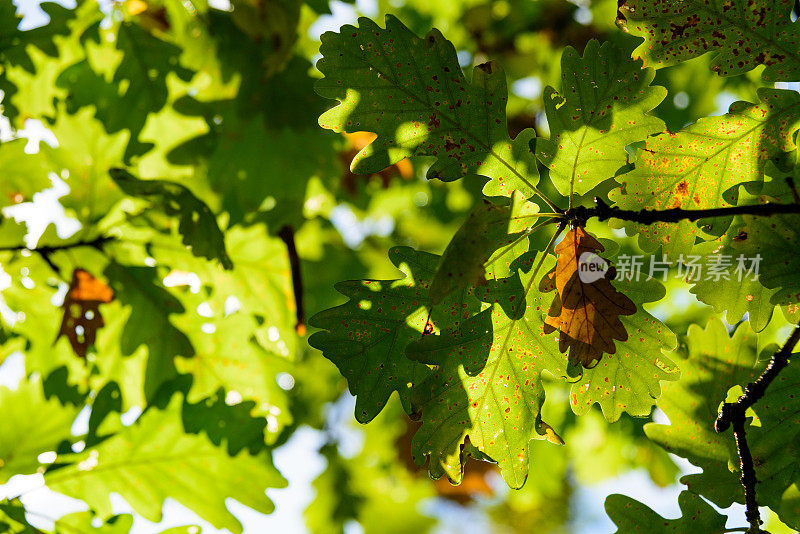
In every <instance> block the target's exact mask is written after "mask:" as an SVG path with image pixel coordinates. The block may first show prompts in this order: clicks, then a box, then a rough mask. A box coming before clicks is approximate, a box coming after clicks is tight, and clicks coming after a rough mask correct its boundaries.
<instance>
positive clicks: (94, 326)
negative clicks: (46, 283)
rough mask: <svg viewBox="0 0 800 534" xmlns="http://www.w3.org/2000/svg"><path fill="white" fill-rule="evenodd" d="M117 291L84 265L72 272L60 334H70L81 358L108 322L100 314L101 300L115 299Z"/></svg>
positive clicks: (73, 345) (63, 306) (68, 337)
mask: <svg viewBox="0 0 800 534" xmlns="http://www.w3.org/2000/svg"><path fill="white" fill-rule="evenodd" d="M113 298H114V291H112V289H111V288H110V287H108V286H107V285H106V284H105V282H103V281H102V280H98V279H97V278H95V277H94V276H92V274H91V273H89V272H88V271H86V270H84V269H80V268H78V269H75V270H74V271H73V272H72V282H71V283H70V285H69V291H67V295H66V297H64V304H63V305H62V308H64V319H63V320H62V321H61V329H60V330H59V331H58V337H61V336H67V339H69V343H70V345H72V350H74V351H75V354H77V355H78V356H80V357H81V358H86V352H87V350H88V349H89V347H90V346H92V345H94V342H95V339H96V337H97V330H98V329H99V328H101V327H102V326H103V325H104V324H105V322H104V321H103V316H102V315H101V314H100V304H104V303H107V302H111V300H112V299H113Z"/></svg>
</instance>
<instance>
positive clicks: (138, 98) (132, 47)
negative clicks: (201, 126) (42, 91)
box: [56, 21, 193, 160]
mask: <svg viewBox="0 0 800 534" xmlns="http://www.w3.org/2000/svg"><path fill="white" fill-rule="evenodd" d="M109 35H111V36H112V42H113V43H114V46H115V47H116V51H117V52H118V53H120V55H121V58H122V59H121V61H120V62H119V64H118V65H117V68H116V70H115V71H114V76H113V79H112V80H111V81H110V82H109V81H106V79H105V77H104V73H102V72H97V71H95V68H94V67H93V65H92V64H91V62H90V60H89V59H85V60H83V61H80V62H78V63H76V64H74V65H72V66H71V67H69V68H67V69H65V70H64V71H63V72H62V73H61V75H60V76H59V78H58V80H57V82H56V83H57V84H58V85H59V86H60V87H62V88H64V89H66V91H67V97H66V100H65V101H66V102H67V111H68V112H69V113H71V114H72V113H75V112H76V111H77V110H78V109H80V108H82V107H85V106H95V107H96V117H97V118H98V119H99V120H100V121H101V122H102V123H103V125H104V126H105V128H106V131H108V132H109V133H112V134H113V133H116V132H120V131H123V130H129V131H130V143H129V144H128V146H127V148H126V151H125V159H126V160H128V159H129V158H130V157H132V156H137V155H141V154H144V153H145V152H147V151H148V150H149V149H150V148H152V147H151V146H149V145H146V144H143V143H141V142H139V140H138V138H139V134H140V133H141V131H142V129H143V128H144V125H145V122H146V121H147V116H148V114H150V113H155V112H157V111H159V110H160V109H161V108H163V107H164V105H165V104H166V103H167V97H168V94H169V91H168V89H167V75H168V74H170V73H174V74H175V75H177V76H178V77H179V78H180V79H182V80H184V81H188V80H189V79H191V77H192V74H193V73H192V71H190V70H189V69H186V68H184V67H182V66H180V64H179V62H178V57H179V52H180V49H179V48H178V47H177V46H175V45H173V44H171V43H168V42H166V41H163V40H161V39H159V38H158V37H156V36H155V35H154V34H152V33H150V32H148V31H147V30H145V29H144V28H143V27H142V26H140V25H138V24H133V23H131V22H127V21H124V22H121V23H119V25H118V26H117V28H116V32H115V33H111V34H109ZM95 38H96V40H97V44H98V45H100V46H103V44H102V42H101V39H100V35H99V34H98V35H97V36H96V37H95ZM93 40H94V39H93ZM105 46H111V45H110V44H106V45H105ZM102 67H105V65H104V66H102Z"/></svg>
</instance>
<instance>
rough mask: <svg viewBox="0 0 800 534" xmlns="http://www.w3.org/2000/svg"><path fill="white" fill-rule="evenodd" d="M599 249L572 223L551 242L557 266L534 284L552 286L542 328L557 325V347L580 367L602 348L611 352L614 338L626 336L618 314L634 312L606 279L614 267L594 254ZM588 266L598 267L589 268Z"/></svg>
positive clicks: (552, 328) (542, 287)
mask: <svg viewBox="0 0 800 534" xmlns="http://www.w3.org/2000/svg"><path fill="white" fill-rule="evenodd" d="M603 250H604V248H603V245H601V244H600V242H599V241H597V239H595V238H594V237H592V236H591V235H590V234H589V233H588V232H586V230H584V229H583V228H574V229H571V230H570V231H569V232H567V234H566V236H565V237H564V239H563V240H562V241H561V243H559V244H558V246H556V248H555V252H556V254H557V255H558V260H557V262H556V266H555V267H554V268H553V270H552V271H550V272H549V273H547V274H546V275H545V276H544V278H542V280H541V282H540V284H539V289H540V291H542V292H545V293H546V292H549V291H553V290H554V289H555V290H556V291H557V292H556V294H555V296H554V297H553V302H552V304H551V305H550V309H549V310H548V313H547V315H548V316H547V318H546V319H545V325H544V332H545V333H546V334H549V333H551V332H554V331H556V330H559V331H560V334H559V341H558V348H559V350H560V351H561V352H566V351H567V349H569V360H570V362H572V363H575V364H578V363H579V364H581V365H583V366H584V367H592V366H593V365H592V364H593V363H594V362H595V361H598V362H599V361H600V358H602V356H603V354H604V353H608V354H614V353H615V352H616V346H615V344H614V340H619V341H625V340H627V339H628V333H627V331H626V330H625V326H624V325H623V324H622V321H620V318H619V317H620V315H633V314H634V313H636V304H634V303H633V301H632V300H631V299H629V298H628V297H627V296H625V295H624V294H622V293H620V292H619V291H617V290H616V289H615V288H614V286H612V285H611V282H610V281H609V279H610V278H613V268H612V267H611V266H610V265H609V264H608V262H607V260H604V259H602V258H600V257H599V256H597V253H598V252H602V251H603ZM592 266H594V267H595V268H596V269H597V270H594V269H592V270H589V269H588V267H592ZM582 270H583V272H584V273H586V274H585V275H584V276H581V272H582ZM600 273H602V274H600ZM593 275H594V276H593Z"/></svg>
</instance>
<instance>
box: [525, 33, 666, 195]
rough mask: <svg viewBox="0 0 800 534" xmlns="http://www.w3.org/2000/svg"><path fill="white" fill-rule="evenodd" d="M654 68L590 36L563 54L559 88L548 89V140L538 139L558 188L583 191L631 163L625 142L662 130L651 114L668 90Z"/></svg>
mask: <svg viewBox="0 0 800 534" xmlns="http://www.w3.org/2000/svg"><path fill="white" fill-rule="evenodd" d="M654 77H655V71H653V69H643V68H642V62H641V61H634V60H631V59H630V57H629V55H628V54H627V53H625V52H623V51H622V50H621V49H619V48H618V47H616V46H615V45H613V44H612V43H604V44H603V45H600V43H598V42H597V41H595V40H591V41H589V43H588V44H587V45H586V49H585V50H584V52H583V57H581V56H580V55H578V52H577V51H576V50H575V49H574V48H572V47H567V48H565V49H564V53H563V55H562V56H561V80H562V81H561V86H562V89H561V93H560V94H559V93H558V92H556V90H555V89H553V88H552V87H547V88H546V89H545V91H544V96H543V98H544V105H545V111H546V113H547V123H548V124H549V126H550V139H538V140H536V155H537V157H538V158H539V160H540V161H541V162H542V163H543V164H544V165H545V166H546V167H547V168H548V170H549V172H550V179H551V180H552V181H553V184H554V185H555V186H556V188H557V189H558V191H559V193H561V194H562V195H564V196H566V197H568V198H571V197H572V195H573V194H575V195H583V194H585V193H587V192H588V191H590V190H591V189H592V188H594V187H595V186H597V185H598V184H600V183H601V182H603V181H605V180H608V179H610V178H612V177H613V176H614V175H615V174H616V172H617V170H619V169H620V167H622V166H624V165H625V164H627V163H628V154H627V153H626V152H625V146H626V145H628V144H630V143H633V142H635V141H640V140H642V139H645V138H646V137H647V136H649V135H651V134H654V133H658V132H663V131H664V129H665V126H664V122H663V121H662V120H661V119H659V118H656V117H654V116H651V115H650V114H649V113H650V112H651V111H652V110H653V108H655V107H656V106H658V104H659V103H660V102H661V101H662V100H663V99H664V97H665V96H666V94H667V91H666V89H664V88H663V87H659V86H651V85H650V83H651V82H652V81H653V78H654Z"/></svg>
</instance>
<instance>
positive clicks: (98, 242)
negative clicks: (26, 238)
mask: <svg viewBox="0 0 800 534" xmlns="http://www.w3.org/2000/svg"><path fill="white" fill-rule="evenodd" d="M114 239H115V238H113V237H110V236H100V237H97V238H95V239H92V240H91V241H75V242H74V243H64V244H62V245H53V246H44V247H29V246H27V245H15V246H12V247H0V252H20V251H23V250H30V251H31V252H36V253H37V254H52V253H53V252H57V251H59V250H67V249H71V248H78V247H94V248H96V249H101V248H103V245H105V244H106V243H108V242H109V241H113V240H114Z"/></svg>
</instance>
